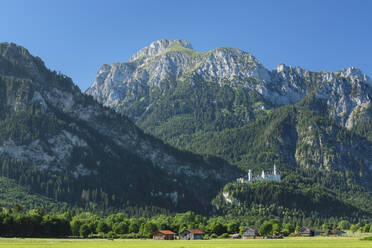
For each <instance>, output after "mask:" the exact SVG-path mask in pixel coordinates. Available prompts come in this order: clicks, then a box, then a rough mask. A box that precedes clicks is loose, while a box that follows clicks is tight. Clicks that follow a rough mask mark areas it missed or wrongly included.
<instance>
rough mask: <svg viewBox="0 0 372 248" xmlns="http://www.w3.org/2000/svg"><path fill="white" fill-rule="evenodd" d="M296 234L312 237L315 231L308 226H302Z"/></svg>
mask: <svg viewBox="0 0 372 248" xmlns="http://www.w3.org/2000/svg"><path fill="white" fill-rule="evenodd" d="M298 234H299V235H300V236H303V237H312V236H314V235H315V232H314V230H313V229H311V228H310V227H306V226H303V227H301V229H300V232H299V233H298Z"/></svg>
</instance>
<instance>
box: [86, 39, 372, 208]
mask: <svg viewBox="0 0 372 248" xmlns="http://www.w3.org/2000/svg"><path fill="white" fill-rule="evenodd" d="M85 93H86V94H88V95H91V96H93V97H94V99H96V100H97V101H98V102H100V103H102V104H103V105H105V106H107V107H111V108H112V109H114V110H115V111H117V112H119V113H122V114H125V115H127V116H128V117H129V118H130V119H131V120H132V121H134V122H135V123H136V124H137V125H138V126H139V127H140V128H142V129H143V130H144V131H145V132H146V133H149V134H152V135H154V136H155V137H158V138H160V139H162V140H164V141H165V142H166V143H169V144H171V145H174V146H176V147H178V148H180V149H186V150H189V151H192V152H195V153H199V154H210V155H214V156H218V157H220V158H222V159H225V160H227V161H229V162H230V163H232V164H235V165H237V166H239V167H240V168H242V169H243V170H245V171H247V170H248V169H253V170H254V172H256V173H257V172H259V171H260V170H262V169H269V168H272V165H273V164H274V163H276V164H277V165H278V167H279V169H280V170H281V172H282V173H283V175H284V177H283V178H284V181H285V183H290V182H293V183H294V184H292V185H296V186H299V185H302V186H303V185H305V188H302V189H301V190H310V189H311V187H315V186H316V187H318V188H317V190H314V191H313V192H317V191H318V190H319V189H322V190H323V189H324V190H327V189H329V190H331V191H332V194H334V195H336V196H337V198H338V199H339V200H341V201H343V202H346V203H348V204H352V205H353V204H354V206H357V207H358V208H361V209H367V208H368V209H369V210H368V211H370V212H371V211H372V209H371V208H370V207H369V204H370V203H369V199H371V194H370V193H371V192H372V184H371V179H372V173H371V170H372V153H371V151H372V108H371V99H372V80H371V79H370V78H369V77H368V76H366V75H365V74H363V73H362V72H361V71H360V70H359V69H357V68H355V67H350V68H347V69H342V70H339V71H336V72H325V71H320V72H312V71H309V70H306V69H303V68H300V67H293V66H286V65H284V64H281V65H279V66H278V67H277V68H276V69H275V70H268V69H266V68H265V67H264V66H263V65H262V64H261V63H260V62H259V61H258V60H257V59H256V58H255V57H254V56H253V55H251V54H250V53H247V52H244V51H242V50H239V49H235V48H229V47H219V48H215V49H213V50H211V51H208V52H198V51H195V50H193V49H192V45H191V44H190V43H189V42H188V41H185V40H167V39H163V40H159V41H155V42H153V43H151V45H150V46H149V47H145V48H143V49H141V50H140V51H139V52H138V53H136V54H135V55H134V56H132V57H131V58H130V59H129V61H128V62H125V63H114V64H112V65H103V66H102V67H101V68H100V70H99V71H98V73H97V76H96V79H95V80H94V82H93V83H92V85H91V86H90V87H89V88H88V89H87V90H86V92H85ZM299 175H302V177H303V179H301V180H300V179H298V178H297V177H299ZM302 177H301V178H302ZM287 180H288V181H287ZM296 194H297V193H296ZM243 198H244V197H243ZM246 199H248V198H246ZM247 204H248V203H247Z"/></svg>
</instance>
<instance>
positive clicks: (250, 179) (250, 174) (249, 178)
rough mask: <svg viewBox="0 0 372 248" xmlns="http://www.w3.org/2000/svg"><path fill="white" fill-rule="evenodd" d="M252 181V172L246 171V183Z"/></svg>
mask: <svg viewBox="0 0 372 248" xmlns="http://www.w3.org/2000/svg"><path fill="white" fill-rule="evenodd" d="M252 179H253V174H252V170H248V182H251V181H253V180H252Z"/></svg>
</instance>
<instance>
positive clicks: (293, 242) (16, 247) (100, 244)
mask: <svg viewBox="0 0 372 248" xmlns="http://www.w3.org/2000/svg"><path fill="white" fill-rule="evenodd" d="M0 247H4V248H5V247H6V248H26V247H27V248H32V247H34V248H47V247H51V248H54V247H55V248H75V247H76V248H77V247H79V248H85V247H86V248H119V247H120V248H125V247H135V248H150V247H154V248H167V247H169V248H194V247H195V248H197V247H201V248H243V247H244V248H247V247H255V248H256V247H258V248H259V247H278V248H292V247H293V248H306V247H309V248H316V247H324V248H332V247H335V248H336V247H337V248H340V247H345V248H346V247H347V248H354V247H355V248H357V247H358V248H359V247H372V241H361V240H360V239H359V237H315V238H314V237H312V238H285V239H281V240H262V239H256V240H229V239H223V240H219V239H215V240H202V241H181V240H174V241H153V240H123V239H118V240H113V241H111V240H103V239H20V238H2V239H0Z"/></svg>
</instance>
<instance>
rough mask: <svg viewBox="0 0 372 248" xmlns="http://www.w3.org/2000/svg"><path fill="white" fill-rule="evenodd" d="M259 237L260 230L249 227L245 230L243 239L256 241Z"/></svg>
mask: <svg viewBox="0 0 372 248" xmlns="http://www.w3.org/2000/svg"><path fill="white" fill-rule="evenodd" d="M257 236H258V229H257V228H251V227H247V228H245V229H244V230H243V234H242V237H243V239H255V238H256V237H257Z"/></svg>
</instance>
